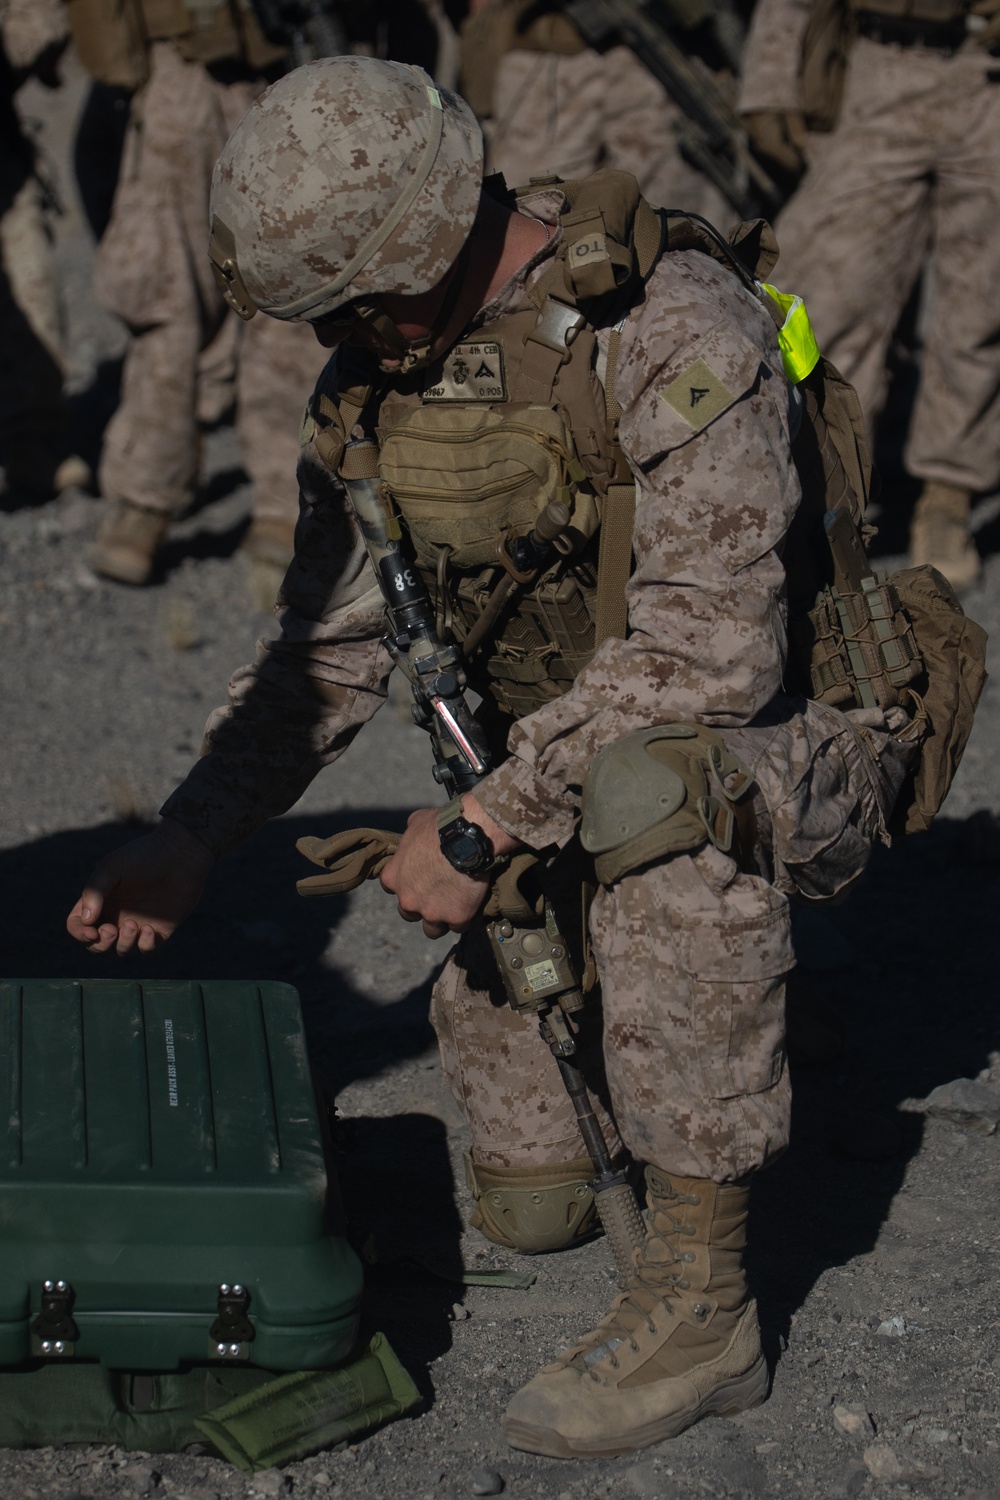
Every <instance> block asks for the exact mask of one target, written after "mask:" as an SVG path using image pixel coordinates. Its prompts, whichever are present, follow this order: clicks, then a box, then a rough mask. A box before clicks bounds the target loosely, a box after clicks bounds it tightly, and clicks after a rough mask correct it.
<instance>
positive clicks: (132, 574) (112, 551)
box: [89, 500, 170, 584]
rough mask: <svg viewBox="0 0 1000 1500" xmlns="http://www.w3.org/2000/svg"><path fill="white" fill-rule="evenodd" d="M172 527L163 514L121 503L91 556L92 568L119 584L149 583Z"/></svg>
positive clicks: (107, 517)
mask: <svg viewBox="0 0 1000 1500" xmlns="http://www.w3.org/2000/svg"><path fill="white" fill-rule="evenodd" d="M169 527H170V517H169V516H168V515H165V514H164V513H163V512H162V511H158V510H147V509H146V508H145V506H142V505H131V504H130V503H129V502H128V501H127V500H122V501H119V502H118V503H117V504H116V505H114V506H113V507H112V508H111V509H110V510H109V511H108V513H107V514H106V515H105V517H104V520H103V521H102V522H101V526H100V530H99V531H98V533H97V541H96V542H95V544H94V546H93V548H92V549H91V553H90V559H89V561H90V566H91V567H92V568H93V570H94V572H95V573H100V574H101V575H102V576H103V577H105V578H115V579H117V580H118V582H119V583H134V584H142V583H148V582H149V577H150V574H151V573H152V571H153V561H154V559H155V557H156V554H157V552H158V551H159V550H160V547H161V546H162V545H163V540H164V538H165V537H166V534H167V531H168V529H169Z"/></svg>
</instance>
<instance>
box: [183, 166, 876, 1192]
mask: <svg viewBox="0 0 1000 1500" xmlns="http://www.w3.org/2000/svg"><path fill="white" fill-rule="evenodd" d="M552 203H553V195H552V194H551V193H545V194H540V195H539V196H538V197H537V198H536V199H528V200H527V201H526V202H525V203H524V204H523V211H524V212H525V213H532V214H534V215H536V216H538V217H542V216H545V217H547V218H548V219H549V220H550V221H552V220H553V218H554V216H553V213H552ZM521 285H523V281H522V283H521ZM520 291H521V286H519V285H515V286H513V287H511V288H509V289H507V290H506V292H505V293H501V295H500V298H499V299H498V302H497V303H496V304H494V305H491V307H490V308H487V309H484V311H483V313H482V314H481V316H480V319H477V320H476V323H479V322H480V321H488V320H489V319H490V318H491V317H493V316H495V315H496V314H497V312H498V311H499V310H500V308H501V307H502V306H503V305H504V302H505V301H506V303H507V304H508V305H514V301H515V298H517V297H518V296H519V294H520ZM696 357H705V358H707V359H708V360H709V362H710V364H711V367H712V369H713V370H716V371H718V372H719V374H720V377H721V378H722V379H723V380H724V381H725V383H726V385H727V386H728V388H729V390H730V391H731V392H732V395H733V398H734V399H733V402H732V404H731V406H730V407H729V408H728V410H727V411H726V412H724V413H723V414H721V415H720V416H718V417H717V418H716V419H715V420H714V421H712V422H711V423H710V424H708V425H707V426H705V427H704V428H701V429H697V428H693V427H692V424H691V422H690V421H689V420H687V419H686V418H685V417H684V416H682V415H679V414H678V413H677V412H675V411H674V409H673V408H672V407H671V406H668V405H667V403H666V402H665V401H664V400H663V399H662V395H661V392H662V391H663V390H664V389H665V388H667V387H668V386H669V385H670V384H671V381H672V380H674V379H675V378H676V377H678V376H679V375H680V374H681V373H682V372H683V371H684V370H686V369H687V367H688V366H689V364H690V363H691V361H692V360H693V359H694V358H696ZM618 372H619V373H618V386H617V389H618V392H619V395H620V399H621V401H622V406H623V408H624V414H623V417H622V420H621V429H620V430H621V438H622V443H623V446H624V449H625V452H626V455H627V456H628V458H629V460H630V463H631V465H632V467H633V471H634V472H635V474H636V476H637V481H638V491H639V493H638V509H637V516H636V530H635V543H636V553H637V561H636V568H635V572H634V574H633V578H632V582H631V584H630V587H629V619H630V629H631V634H630V636H629V639H628V640H627V641H621V640H611V641H608V642H606V643H605V644H604V646H603V647H601V649H600V650H599V652H598V653H597V655H596V656H595V658H594V660H593V662H592V664H591V665H590V666H589V667H588V668H586V669H585V670H584V671H583V672H582V673H581V674H580V675H579V677H578V678H577V680H576V681H575V682H574V683H573V685H572V686H571V687H570V688H569V690H568V691H567V692H566V693H565V694H564V695H563V696H562V697H561V698H559V699H558V700H556V701H555V702H554V703H552V704H551V705H549V706H547V707H545V708H542V709H539V710H537V711H536V712H535V713H533V714H531V715H530V716H529V717H527V718H525V719H522V720H521V721H520V722H519V723H517V724H516V725H515V726H514V728H513V730H512V731H511V738H510V746H511V751H512V754H511V756H510V758H509V759H508V760H507V761H506V763H505V764H504V765H503V766H502V767H501V768H500V769H499V770H497V771H495V772H494V773H493V774H492V775H491V776H490V777H488V778H487V780H486V781H485V782H484V783H482V784H481V785H480V786H479V787H478V788H477V792H476V795H477V797H478V798H479V800H480V801H481V803H482V804H483V806H484V807H485V808H486V809H487V811H488V812H490V813H491V814H492V815H493V816H494V817H495V818H496V820H497V821H498V822H499V823H500V824H501V825H502V826H503V827H505V828H507V829H508V830H509V831H510V832H511V833H513V834H515V835H516V836H518V837H520V838H521V839H523V840H524V841H525V842H526V843H528V844H529V845H531V846H532V847H535V848H544V847H546V846H548V845H550V844H559V845H561V844H564V843H565V842H566V841H567V840H568V839H569V837H570V836H571V834H572V832H573V828H574V825H575V822H576V819H577V817H578V815H579V807H580V798H579V788H580V786H581V785H582V783H583V780H584V778H585V775H586V770H587V767H588V765H589V764H590V762H591V761H592V760H593V757H594V756H595V754H596V753H597V752H598V751H599V750H600V749H601V748H602V747H603V746H605V745H608V744H610V743H612V742H613V741H615V740H617V739H619V738H620V737H621V736H622V735H624V734H627V733H628V732H629V731H631V730H634V729H638V728H641V727H644V726H646V725H649V724H656V723H662V722H674V721H683V722H690V721H695V722H699V723H704V724H709V725H712V726H713V727H716V728H720V729H723V730H725V731H727V733H728V732H729V731H732V735H733V744H734V747H738V748H737V754H738V755H739V757H740V758H741V759H742V760H743V762H744V764H746V765H747V766H748V768H750V767H752V768H753V770H754V774H755V776H756V779H757V780H758V782H759V784H760V785H761V786H762V787H764V788H766V791H767V797H768V800H769V804H770V807H771V809H772V812H771V814H770V818H771V821H773V824H774V829H775V832H774V840H773V848H774V853H775V856H776V863H777V864H778V871H777V879H776V884H772V883H771V882H770V881H768V880H767V879H765V878H763V876H760V875H747V874H741V873H738V872H737V869H736V866H735V865H734V863H733V862H732V860H731V859H729V858H728V857H727V856H724V855H720V854H719V853H718V852H717V851H715V850H714V849H706V850H704V851H701V852H699V853H698V854H697V855H695V856H693V857H691V858H686V857H681V858H675V859H672V860H669V861H667V862H665V863H664V864H662V865H660V866H658V867H656V868H655V869H651V870H646V871H644V872H643V873H642V874H639V875H635V876H629V877H626V879H625V880H623V881H622V882H621V883H620V884H619V885H616V886H615V887H614V888H613V889H612V890H609V891H601V892H600V893H599V894H598V897H597V899H596V902H595V905H594V908H593V912H592V918H591V934H592V938H593V941H594V945H595V951H596V957H597V961H598V966H599V968H600V970H601V976H602V991H603V996H604V1008H605V1028H606V1029H605V1036H606V1048H605V1051H606V1063H607V1069H608V1076H609V1082H610V1086H611V1092H612V1098H613V1100H614V1103H615V1113H616V1118H617V1122H618V1125H619V1128H620V1129H621V1131H622V1135H623V1138H624V1140H625V1142H626V1144H627V1145H628V1146H629V1148H630V1150H632V1151H633V1152H634V1153H635V1155H636V1156H637V1157H638V1158H639V1159H641V1160H644V1161H646V1160H653V1161H655V1162H657V1163H658V1164H661V1165H664V1166H666V1165H669V1166H670V1168H671V1169H672V1170H676V1171H680V1172H682V1173H685V1174H688V1175H697V1176H705V1177H711V1178H714V1179H715V1180H717V1181H726V1180H730V1179H732V1178H736V1177H740V1176H742V1175H743V1174H744V1173H746V1172H747V1171H749V1170H750V1169H752V1168H753V1167H757V1166H760V1165H762V1163H763V1162H764V1161H766V1160H767V1159H768V1158H769V1157H770V1156H772V1155H773V1154H774V1153H775V1152H776V1151H779V1150H781V1149H782V1147H783V1146H784V1145H785V1142H786V1139H787V1128H788V1083H787V1076H786V1073H785V1069H784V1059H783V1050H782V1038H783V981H784V976H785V974H786V972H787V971H788V969H789V968H790V967H791V965H792V954H791V946H790V938H789V927H788V910H787V899H786V894H785V893H786V892H791V891H792V890H794V889H796V888H802V889H806V890H808V892H809V893H810V894H813V895H824V894H832V893H834V892H836V891H837V890H840V889H841V888H843V887H845V886H846V885H848V884H850V882H851V881H852V880H854V879H855V878H856V877H857V876H858V875H859V874H860V873H861V871H862V869H863V868H864V866H865V863H866V861H867V858H868V854H869V852H870V848H871V843H872V841H873V840H874V839H877V838H878V837H879V835H880V833H881V832H882V830H883V828H884V823H883V819H884V816H885V815H886V813H887V811H888V808H889V806H890V805H891V802H892V800H893V798H894V794H895V790H896V787H897V786H898V783H899V780H900V778H901V774H902V769H903V766H904V763H905V762H904V759H903V752H902V751H900V750H898V748H897V747H896V745H895V742H893V741H892V740H891V739H890V738H888V737H887V736H886V735H885V732H884V731H885V729H886V725H885V723H884V721H883V720H882V719H881V716H879V715H878V714H875V715H874V717H872V716H871V715H862V716H861V719H860V720H859V722H857V723H852V722H851V720H850V719H848V718H845V716H844V715H841V714H839V713H837V712H836V711H833V710H830V709H824V708H821V707H820V706H819V705H816V704H809V705H804V704H802V703H801V702H799V703H797V704H790V703H785V702H783V701H782V700H781V699H780V696H779V695H780V689H781V677H782V665H783V660H784V650H785V641H784V624H783V607H782V602H781V595H782V586H783V573H782V568H781V563H780V560H779V557H778V552H777V550H776V549H777V548H778V547H779V545H780V542H781V539H782V537H783V535H784V533H785V531H786V529H787V526H788V523H789V521H790V519H791V516H792V514H793V513H794V511H795V508H796V505H797V503H798V498H799V488H798V480H797V477H796V474H795V471H794V468H793V466H792V464H791V459H790V456H789V451H788V436H787V421H788V393H787V385H786V382H785V379H784V376H783V374H782V373H781V366H780V362H779V360H778V356H777V352H776V346H775V343H774V334H773V325H772V324H771V323H770V321H769V319H768V318H767V317H766V315H765V314H764V313H763V312H762V310H761V308H760V307H759V306H757V305H756V304H754V303H753V302H752V301H751V300H750V299H749V298H748V297H747V296H746V295H745V294H744V293H743V292H742V290H741V289H740V287H739V286H738V284H737V283H736V282H735V280H734V278H733V277H732V276H731V275H730V274H729V273H727V272H726V271H724V270H721V269H719V268H718V267H716V266H715V265H714V264H712V263H710V262H708V261H707V260H706V259H705V257H703V256H700V255H697V254H695V253H688V254H679V255H672V256H668V257H666V258H665V259H664V261H662V262H661V263H660V266H659V267H658V269H657V271H656V273H655V274H654V277H653V280H652V282H651V284H650V287H649V290H648V295H647V300H646V302H645V303H644V305H643V306H642V307H641V308H639V309H636V310H635V311H634V312H633V313H632V314H631V315H630V317H629V319H628V321H627V323H626V325H625V329H624V331H623V337H622V345H621V351H620V356H619V363H618ZM335 383H336V372H335V365H334V367H333V368H331V369H330V370H329V371H328V372H327V373H326V374H325V375H324V377H323V378H322V379H321V382H320V386H319V388H318V391H319V393H320V395H322V393H323V392H324V390H326V389H330V388H331V387H332V388H335ZM299 480H300V484H301V486H302V498H303V504H304V507H305V509H304V517H303V520H302V522H301V523H300V534H299V538H298V550H297V556H296V560H295V562H294V563H293V565H292V569H291V571H290V573H289V575H288V577H287V579H286V581H285V584H284V587H283V600H284V602H283V605H282V607H281V610H280V618H281V623H282V636H281V638H280V639H279V640H278V641H277V642H274V643H267V644H265V645H263V646H262V648H261V651H260V654H259V656H258V660H257V662H256V663H255V664H254V665H253V666H251V667H247V668H245V669H244V670H243V671H242V672H240V673H238V674H237V676H236V677H235V678H234V680H233V697H232V702H231V706H230V708H229V710H227V711H224V712H221V713H220V714H219V715H217V716H216V717H215V719H214V720H213V721H211V723H210V726H209V730H208V740H207V748H209V750H210V752H211V753H210V754H209V755H208V756H207V758H205V759H203V760H201V761H200V762H199V763H198V764H197V766H196V767H195V768H194V769H193V771H192V772H191V774H190V776H189V777H188V779H187V781H186V782H185V783H184V784H183V785H182V787H181V788H180V789H179V790H178V791H177V792H176V793H175V794H174V796H173V797H172V798H171V799H170V801H169V802H168V803H167V804H166V806H165V808H164V812H165V814H167V815H169V816H170V817H173V818H175V819H177V820H178V821H180V822H182V823H184V824H185V825H186V826H187V827H188V828H189V829H190V830H191V831H192V832H194V833H196V834H197V835H198V837H199V838H201V839H202V840H203V841H204V842H206V843H207V844H208V845H209V846H210V847H211V848H212V849H213V850H215V851H216V852H217V853H221V852H223V851H224V850H225V849H226V848H228V847H230V846H231V845H233V844H234V843H236V842H237V841H238V840H239V839H240V838H242V837H244V836H246V834H248V833H249V832H250V831H251V830H252V829H253V828H254V827H256V826H258V824H259V823H260V822H262V821H263V820H264V819H265V818H266V817H270V816H274V815H275V814H277V813H280V812H282V811H284V810H285V809H286V808H287V807H289V806H291V805H292V803H293V802H294V801H295V800H296V799H297V797H298V796H299V795H300V794H301V793H302V791H303V790H304V788H305V787H306V785H307V784H308V782H309V781H310V780H311V779H312V777H313V776H314V775H315V774H316V772H317V770H318V769H319V767H320V765H322V764H326V763H328V762H330V761H332V760H334V759H335V758H336V757H337V755H339V754H340V753H341V751H342V750H343V749H344V748H346V746H347V744H348V743H349V742H350V740H351V739H352V738H353V735H354V733H355V732H356V730H357V729H358V728H359V727H360V726H361V724H362V723H364V722H365V721H366V720H367V719H368V718H370V717H371V715H372V714H373V713H374V711H375V709H376V708H377V707H378V706H379V705H380V704H381V702H382V701H383V700H384V696H385V690H386V689H385V683H386V679H387V676H388V672H389V670H390V662H389V659H388V657H387V655H386V653H385V650H384V648H383V647H382V646H381V644H380V637H381V633H382V628H383V622H382V597H381V594H380V593H379V591H378V589H377V586H376V583H375V579H374V576H373V574H372V573H371V570H370V566H369V563H368V560H367V554H366V553H365V551H364V547H363V545H362V543H361V542H360V540H359V538H358V536H357V534H356V533H355V530H354V526H353V523H352V521H351V519H350V516H349V514H348V513H347V511H346V509H345V500H344V498H343V496H342V494H341V493H340V490H339V486H338V485H337V483H336V481H335V480H333V479H332V478H331V476H330V475H329V473H328V472H327V470H326V469H325V468H324V467H323V464H322V462H321V461H320V459H319V457H318V455H317V452H316V449H315V442H314V441H311V442H310V443H308V444H307V445H306V447H305V448H304V450H303V453H302V456H301V459H300V465H299ZM755 720H762V722H761V723H759V724H756V725H755V726H754V727H752V728H744V727H743V726H747V725H751V723H752V721H755ZM866 721H867V724H868V727H867V728H864V727H862V726H863V725H864V724H865V723H866ZM251 725H252V728H251ZM873 750H874V751H875V752H876V753H872V751H873ZM463 946H467V945H460V947H459V950H458V951H459V955H461V953H462V948H463ZM478 970H479V975H480V976H481V974H482V970H483V965H482V963H481V962H480V964H479V965H478ZM481 986H482V979H481V977H480V978H479V987H478V988H477V987H476V986H475V985H473V986H471V987H470V985H469V981H468V977H467V970H466V969H465V968H464V967H462V966H460V965H459V964H456V963H455V962H454V960H453V961H452V963H451V964H450V965H449V966H448V969H447V970H446V972H445V975H444V976H443V978H442V981H441V983H440V984H439V986H438V990H437V993H436V996H435V1002H434V1019H435V1025H436V1026H437V1029H438V1033H439V1036H440V1038H441V1042H442V1050H443V1054H444V1058H445V1065H446V1069H447V1071H448V1074H449V1077H450V1079H451V1081H452V1084H453V1087H454V1088H455V1090H456V1093H457V1095H458V1098H459V1101H460V1103H461V1104H462V1106H463V1108H464V1109H465V1111H466V1113H467V1116H468V1118H469V1120H470V1125H471V1127H472V1134H473V1155H474V1157H475V1158H476V1159H477V1160H481V1161H483V1162H486V1163H492V1164H495V1165H523V1166H527V1165H543V1164H549V1163H553V1162H558V1161H565V1160H566V1159H567V1157H568V1156H569V1157H577V1156H579V1150H578V1148H577V1142H578V1133H577V1130H576V1126H575V1123H574V1119H573V1114H572V1110H571V1109H570V1108H569V1105H568V1103H567V1101H566V1096H565V1091H564V1090H563V1088H562V1085H561V1083H560V1081H559V1078H558V1074H557V1073H556V1070H555V1066H554V1064H553V1063H552V1061H551V1059H550V1058H549V1057H548V1056H547V1054H545V1052H544V1049H542V1048H541V1047H540V1046H539V1043H538V1039H537V1035H536V1030H535V1026H534V1024H533V1023H531V1022H529V1021H527V1020H524V1019H521V1018H519V1017H516V1016H514V1015H513V1013H510V1012H508V1011H507V1010H506V1008H505V1007H503V1006H497V1005H496V1004H495V1003H491V1002H490V1001H489V999H488V998H487V997H486V996H485V995H484V993H483V991H482V988H481Z"/></svg>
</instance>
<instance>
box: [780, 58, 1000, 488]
mask: <svg viewBox="0 0 1000 1500" xmlns="http://www.w3.org/2000/svg"><path fill="white" fill-rule="evenodd" d="M998 142H1000V59H997V58H993V57H989V56H987V55H986V54H985V53H983V52H982V51H980V50H978V49H975V48H973V49H971V50H969V51H964V50H963V51H961V52H959V53H958V54H954V55H949V54H948V53H946V52H944V51H941V50H939V49H930V48H924V47H920V46H910V47H900V46H895V45H890V44H886V43H881V42H876V41H871V40H868V39H866V38H865V37H859V38H857V40H856V41H855V42H854V45H853V49H852V52H851V59H850V67H849V70H848V76H847V87H846V92H845V96H844V102H843V108H842V112H841V117H840V123H839V125H838V126H837V128H836V130H834V131H833V133H832V134H831V135H828V136H822V135H814V136H811V137H810V145H809V155H810V162H811V165H810V168H809V171H808V173H807V175H806V177H805V178H804V179H803V182H802V186H801V187H800V188H799V190H798V192H797V193H796V194H795V196H794V197H793V198H792V200H791V201H790V203H789V204H788V206H787V207H786V208H785V210H784V212H783V213H782V214H781V215H780V217H779V218H778V221H777V224H776V230H777V235H778V243H779V245H780V246H781V259H780V261H779V264H778V267H777V270H776V272H775V280H776V281H777V283H778V285H779V286H781V287H782V289H783V290H786V291H795V292H798V293H799V294H800V295H801V296H802V297H804V298H805V300H806V303H807V305H808V308H809V314H810V317H811V319H812V323H813V327H814V328H815V330H816V334H817V337H818V339H819V343H820V347H821V348H822V350H823V353H824V354H825V355H826V356H827V358H828V359H830V360H832V361H833V363H834V364H835V365H836V366H837V368H838V369H839V370H840V371H841V372H842V373H843V375H844V376H845V377H846V379H847V380H849V381H850V382H851V384H852V385H854V386H855V387H856V389H857V391H858V395H859V396H860V398H861V402H862V405H863V407H864V409H865V412H866V415H867V416H868V419H869V421H870V422H871V421H873V420H874V419H875V418H876V417H877V415H878V413H879V412H880V411H881V409H882V406H883V404H884V401H885V396H886V389H887V381H888V374H887V369H886V357H887V353H888V348H889V341H890V339H891V337H892V334H893V331H894V329H895V328H896V325H897V323H898V322H899V318H900V315H901V313H902V311H903V308H904V306H905V304H906V301H907V298H908V297H909V295H910V293H911V291H912V289H913V286H914V284H915V283H916V280H917V278H918V276H919V275H920V272H921V266H922V264H923V262H924V258H925V256H928V257H929V262H928V267H929V269H928V279H927V283H926V288H925V295H926V299H927V302H926V307H925V315H924V317H923V319H922V333H923V349H922V351H921V374H920V389H919V393H918V395H917V400H916V405H915V407H914V411H913V416H912V420H911V422H910V430H909V437H908V441H907V447H906V454H905V461H906V467H907V469H908V470H909V472H910V473H911V474H914V475H915V476H916V477H917V478H919V479H923V480H936V481H939V482H941V483H944V484H949V485H955V486H957V487H958V488H960V489H970V490H973V491H988V490H990V489H992V488H993V487H994V486H995V485H996V484H997V482H998V481H1000V250H998V242H997V235H998V226H1000V149H998Z"/></svg>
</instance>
